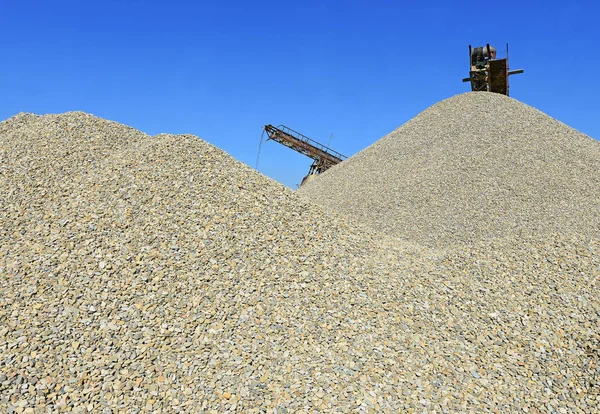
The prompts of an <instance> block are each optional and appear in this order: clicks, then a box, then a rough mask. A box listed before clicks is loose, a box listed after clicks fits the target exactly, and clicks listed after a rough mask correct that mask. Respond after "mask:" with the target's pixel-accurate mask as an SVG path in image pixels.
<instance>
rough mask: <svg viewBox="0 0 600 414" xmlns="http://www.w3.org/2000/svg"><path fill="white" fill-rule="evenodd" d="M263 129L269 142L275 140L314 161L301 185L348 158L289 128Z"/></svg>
mask: <svg viewBox="0 0 600 414" xmlns="http://www.w3.org/2000/svg"><path fill="white" fill-rule="evenodd" d="M263 129H264V131H265V132H266V133H267V136H268V138H267V141H268V140H273V141H275V142H278V143H280V144H282V145H285V146H286V147H288V148H290V149H293V150H294V151H296V152H299V153H300V154H304V155H306V156H307V157H309V158H312V159H313V163H312V164H311V166H310V169H309V170H308V174H307V175H306V176H305V177H304V179H302V183H301V184H300V185H302V184H304V183H305V182H307V181H308V180H309V179H311V178H313V177H314V176H315V175H317V174H321V173H322V172H324V171H326V170H327V169H329V168H331V167H333V166H334V165H336V164H339V163H340V162H342V161H343V160H345V159H346V157H345V156H344V155H342V154H340V153H339V152H337V151H334V150H332V149H331V148H329V147H327V146H325V145H323V144H320V143H318V142H317V141H315V140H312V139H310V138H308V137H307V136H305V135H303V134H301V133H299V132H297V131H294V130H293V129H291V128H288V127H286V126H285V125H279V126H278V127H274V126H273V125H265V126H264V127H263Z"/></svg>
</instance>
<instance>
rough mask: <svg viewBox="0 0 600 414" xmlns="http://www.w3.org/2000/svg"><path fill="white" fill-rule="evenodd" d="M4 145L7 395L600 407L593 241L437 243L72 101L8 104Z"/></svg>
mask: <svg viewBox="0 0 600 414" xmlns="http://www.w3.org/2000/svg"><path fill="white" fill-rule="evenodd" d="M0 161H1V162H0V184H1V185H0V200H3V201H2V203H1V204H0V321H2V323H1V324H0V411H14V412H47V411H50V412H67V411H71V412H107V413H110V412H236V411H237V412H273V413H274V412H277V413H282V412H389V413H393V412H417V411H418V412H423V411H427V412H433V411H435V412H457V411H469V410H471V411H474V412H492V411H497V412H498V411H499V412H511V411H515V410H517V409H522V408H528V409H529V410H530V411H531V412H536V411H537V412H544V411H546V412H554V411H557V412H594V411H595V409H596V407H597V406H598V404H600V397H599V396H598V392H599V386H598V381H599V380H600V371H599V370H598V364H599V363H600V362H599V355H598V343H599V339H598V334H597V333H598V331H599V330H600V326H599V320H598V317H599V315H600V303H599V300H598V294H597V291H598V278H599V276H600V271H599V266H600V261H599V257H600V243H599V242H598V240H596V239H594V240H590V239H589V238H585V237H565V236H564V235H552V236H551V237H545V238H543V239H536V238H523V239H521V240H519V241H518V242H516V241H515V240H511V239H496V240H495V241H493V242H490V243H489V244H487V245H486V244H479V245H476V246H473V247H470V248H469V249H463V250H457V251H454V252H453V253H443V252H441V251H437V250H433V249H429V248H423V247H419V245H411V244H408V243H403V242H399V241H398V240H396V239H392V238H386V237H382V236H380V235H379V234H377V233H375V232H373V231H371V230H369V229H368V228H365V227H362V226H358V225H355V224H353V223H351V222H349V221H347V220H345V219H343V218H340V217H339V216H337V215H333V214H329V213H325V212H323V211H321V210H320V209H319V208H318V207H316V206H311V205H309V204H307V203H306V202H304V201H302V200H301V199H300V198H299V197H298V196H297V195H296V194H295V193H294V192H292V191H290V190H289V189H287V188H285V187H283V186H281V185H279V184H277V183H275V182H273V181H272V180H270V179H268V178H266V177H264V176H262V175H260V174H258V173H257V172H255V171H254V170H252V169H251V168H249V167H247V166H245V165H243V164H241V163H239V162H237V161H235V160H234V159H233V158H231V157H230V156H228V155H227V154H225V153H224V152H223V151H221V150H219V149H217V148H215V147H213V146H211V145H210V144H207V143H206V142H204V141H202V140H200V139H198V138H197V137H193V136H173V135H158V136H156V137H150V136H148V135H145V134H143V133H141V132H139V131H136V130H134V129H131V128H128V127H126V126H123V125H120V124H117V123H114V122H109V121H106V120H103V119H100V118H96V117H93V116H91V115H87V114H83V113H67V114H63V115H47V116H43V117H38V116H35V115H30V114H20V115H18V116H16V117H13V118H11V119H9V120H7V121H5V122H2V123H0ZM488 252H493V253H488Z"/></svg>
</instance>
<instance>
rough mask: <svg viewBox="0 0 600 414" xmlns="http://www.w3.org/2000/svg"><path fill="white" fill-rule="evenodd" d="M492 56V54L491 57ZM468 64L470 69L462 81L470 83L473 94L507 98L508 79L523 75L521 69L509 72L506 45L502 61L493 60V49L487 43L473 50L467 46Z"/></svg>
mask: <svg viewBox="0 0 600 414" xmlns="http://www.w3.org/2000/svg"><path fill="white" fill-rule="evenodd" d="M492 54H494V56H493V57H492ZM469 64H470V67H471V70H470V71H469V77H468V78H464V79H463V80H462V81H463V82H471V90H472V91H474V92H475V91H487V92H495V93H501V94H503V95H506V96H508V94H509V86H508V77H509V76H510V75H516V74H518V73H523V69H517V70H509V67H508V43H507V44H506V57H505V58H502V59H496V58H495V49H493V48H492V47H491V46H490V44H489V43H488V44H487V45H486V46H484V47H478V48H475V49H474V48H472V47H471V45H469Z"/></svg>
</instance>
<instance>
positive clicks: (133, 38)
mask: <svg viewBox="0 0 600 414" xmlns="http://www.w3.org/2000/svg"><path fill="white" fill-rule="evenodd" d="M0 38H1V39H2V40H3V41H2V48H1V56H2V60H1V66H0V96H1V97H2V99H1V100H0V119H2V120H3V119H6V118H9V117H11V116H13V115H15V114H17V113H19V112H33V113H37V114H46V113H62V112H67V111H75V110H77V111H84V112H88V113H92V114H94V115H97V116H100V117H103V118H107V119H111V120H115V121H118V122H121V123H124V124H127V125H130V126H132V127H135V128H137V129H140V130H142V131H144V132H146V133H148V134H151V135H155V134H157V133H161V132H168V133H190V134H194V135H197V136H199V137H201V138H202V139H204V140H206V141H208V142H210V143H212V144H214V145H216V146H217V147H219V148H221V149H223V150H225V151H227V152H228V153H229V154H231V155H232V156H233V157H235V158H236V159H238V160H240V161H242V162H244V163H246V164H248V165H250V166H252V167H254V166H255V163H256V158H257V151H258V146H259V141H260V136H261V132H262V127H263V126H264V125H266V124H273V125H280V124H284V125H287V126H288V127H290V128H293V129H295V130H297V131H300V132H302V133H304V134H305V135H307V136H309V137H311V138H313V139H315V140H317V141H320V142H322V143H324V144H326V143H327V142H328V141H329V137H330V135H331V134H333V138H332V140H331V147H332V148H334V149H335V150H337V151H339V152H341V153H342V154H344V155H347V156H351V155H353V154H355V153H356V152H358V151H360V150H362V149H364V148H365V147H367V146H369V145H370V144H372V143H373V142H375V141H377V140H378V139H380V138H381V137H383V136H384V135H386V134H387V133H389V132H391V131H392V130H394V129H396V128H397V127H398V126H400V125H402V124H403V123H405V122H406V121H408V120H409V119H411V118H412V117H414V116H415V115H417V114H418V113H419V112H421V111H423V110H424V109H426V108H427V107H429V106H430V105H433V104H434V103H436V102H438V101H440V100H442V99H445V98H448V97H450V96H453V95H455V94H458V93H462V92H466V91H468V90H470V88H469V86H468V84H467V83H462V82H461V79H462V78H463V77H467V76H468V69H469V68H468V63H469V61H468V45H469V44H472V45H483V44H485V43H487V42H489V43H490V44H492V45H495V46H496V47H497V48H498V50H499V56H498V57H503V56H504V51H503V49H504V45H505V44H506V43H507V42H508V43H509V45H510V62H509V63H510V66H511V68H512V69H518V68H523V69H525V73H524V74H522V75H516V76H512V77H511V78H510V83H511V96H512V97H513V98H515V99H517V100H519V101H521V102H524V103H526V104H528V105H531V106H533V107H536V108H538V109H539V110H541V111H543V112H545V113H547V114H549V115H551V116H552V117H554V118H556V119H558V120H560V121H561V122H564V123H565V124H567V125H570V126H571V127H573V128H575V129H578V130H579V131H581V132H583V133H585V134H587V135H589V136H591V137H593V138H595V139H600V103H599V99H598V97H599V96H600V77H599V73H600V52H599V51H598V49H599V46H600V5H599V2H597V1H577V0H574V1H557V0H548V1H527V0H522V1H512V0H508V1H503V2H499V3H498V2H495V3H494V2H485V1H471V0H463V1H456V2H454V1H440V0H430V1H381V0H369V1H366V0H365V1H362V0H361V1H353V0H348V1H338V2H334V1H324V0H322V1H313V0H303V1H296V2H295V1H281V0H278V1H261V0H257V1H238V0H234V1H227V0H221V1H178V0H175V1H141V0H138V1H126V0H121V1H115V0H103V1H97V2H86V1H81V0H79V1H64V0H54V1H39V0H38V1H23V0H0ZM310 162H311V160H310V159H308V158H306V157H305V156H303V155H300V154H297V153H295V152H293V151H292V150H290V149H288V148H285V147H284V146H282V145H280V144H277V143H275V142H272V141H269V142H265V143H263V145H262V151H261V154H260V161H259V165H258V169H259V171H260V172H262V173H263V174H265V175H268V176H270V177H272V178H274V179H275V180H277V181H279V182H282V183H283V184H285V185H287V186H289V187H292V188H296V184H298V183H300V181H301V179H302V177H303V176H304V175H305V174H306V172H307V171H308V167H309V165H310Z"/></svg>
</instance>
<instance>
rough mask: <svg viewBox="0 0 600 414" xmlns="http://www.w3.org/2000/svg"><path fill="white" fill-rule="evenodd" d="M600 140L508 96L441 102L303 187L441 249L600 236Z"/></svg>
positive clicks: (328, 203)
mask: <svg viewBox="0 0 600 414" xmlns="http://www.w3.org/2000/svg"><path fill="white" fill-rule="evenodd" d="M598 171H600V142H598V141H596V140H594V139H592V138H590V137H588V136H586V135H584V134H582V133H580V132H578V131H576V130H574V129H572V128H570V127H568V126H567V125H565V124H562V123H560V122H559V121H557V120H555V119H553V118H551V117H550V116H548V115H546V114H544V113H543V112H540V111H538V110H537V109H535V108H532V107H530V106H528V105H525V104H523V103H521V102H519V101H517V100H514V99H512V98H509V97H507V96H505V95H501V94H495V93H487V92H469V93H465V94H461V95H456V96H454V97H452V98H449V99H446V100H443V101H441V102H438V103H437V104H435V105H433V106H431V107H430V108H428V109H426V110H425V111H423V112H421V113H420V114H419V115H417V116H416V117H415V118H413V119H412V120H410V121H409V122H407V123H405V124H404V125H402V126H400V127H399V128H398V129H396V130H395V131H393V132H392V133H390V134H389V135H387V136H385V137H383V138H382V139H380V140H378V141H377V142H375V143H374V144H372V145H371V146H369V147H367V148H366V149H364V150H363V151H361V152H359V153H358V154H356V155H354V156H352V157H350V158H349V159H347V160H345V161H344V162H342V163H341V164H338V165H336V166H335V167H333V168H331V169H329V170H328V171H326V172H325V173H324V174H322V175H321V176H318V177H316V179H314V180H312V181H311V182H309V183H307V184H306V185H304V186H302V187H301V188H300V189H299V193H300V194H302V195H303V196H305V197H307V198H309V199H311V200H314V201H315V202H317V203H319V204H321V205H323V206H325V207H326V208H328V209H329V210H332V211H337V212H341V213H344V214H346V215H348V216H349V217H352V218H353V219H355V220H359V221H361V222H363V223H366V224H367V225H368V226H369V227H371V228H374V229H377V230H380V231H383V232H386V233H388V234H390V235H392V236H395V237H399V238H404V239H406V240H412V241H416V242H419V243H422V244H425V245H429V246H435V247H439V248H452V247H454V246H457V245H467V244H471V243H474V242H478V241H480V240H486V239H492V238H496V237H504V236H508V235H514V234H522V235H535V234H552V233H556V232H558V233H562V232H567V233H572V232H575V233H578V234H585V235H590V236H596V235H597V234H598V233H599V232H600V174H598Z"/></svg>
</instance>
